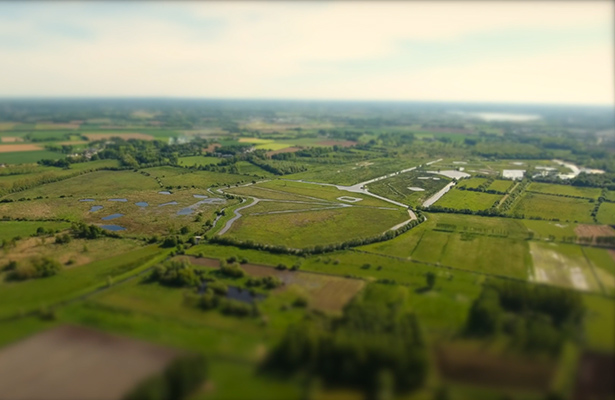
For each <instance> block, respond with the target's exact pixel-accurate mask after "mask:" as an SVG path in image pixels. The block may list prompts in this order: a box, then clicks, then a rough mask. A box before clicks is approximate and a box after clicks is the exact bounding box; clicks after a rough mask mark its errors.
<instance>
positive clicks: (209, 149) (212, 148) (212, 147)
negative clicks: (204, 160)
mask: <svg viewBox="0 0 615 400" xmlns="http://www.w3.org/2000/svg"><path fill="white" fill-rule="evenodd" d="M218 147H222V145H221V144H220V143H212V144H210V145H209V146H207V147H205V148H204V149H203V151H205V152H206V153H213V152H214V151H216V149H217V148H218Z"/></svg>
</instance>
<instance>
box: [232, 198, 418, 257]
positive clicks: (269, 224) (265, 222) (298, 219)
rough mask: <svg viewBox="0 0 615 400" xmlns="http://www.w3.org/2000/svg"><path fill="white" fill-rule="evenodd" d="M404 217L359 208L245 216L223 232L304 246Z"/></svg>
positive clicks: (381, 228)
mask: <svg viewBox="0 0 615 400" xmlns="http://www.w3.org/2000/svg"><path fill="white" fill-rule="evenodd" d="M407 219H408V213H407V212H406V211H405V210H379V209H362V208H358V207H353V208H343V209H338V210H323V211H307V212H299V213H288V214H271V215H249V216H244V217H242V218H240V219H238V220H237V221H236V222H235V223H234V224H233V226H232V227H231V229H230V230H229V231H228V233H227V234H226V235H227V236H229V237H232V238H235V239H238V240H243V241H245V240H253V241H255V242H257V243H265V244H278V245H284V246H288V247H294V248H305V247H311V246H316V245H325V244H330V243H340V242H344V241H346V240H350V239H356V238H365V237H370V236H375V235H379V234H381V233H383V232H385V231H387V230H388V229H390V228H391V227H393V226H394V225H396V224H399V223H400V222H403V221H405V220H407Z"/></svg>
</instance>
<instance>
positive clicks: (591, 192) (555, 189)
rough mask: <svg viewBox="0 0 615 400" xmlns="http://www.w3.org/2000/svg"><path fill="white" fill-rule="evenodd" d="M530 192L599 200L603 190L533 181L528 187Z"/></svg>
mask: <svg viewBox="0 0 615 400" xmlns="http://www.w3.org/2000/svg"><path fill="white" fill-rule="evenodd" d="M527 190H528V191H530V192H537V193H545V194H556V195H562V196H573V197H583V198H586V199H594V200H597V199H598V197H600V194H601V193H602V191H601V190H600V189H599V188H586V187H578V186H570V185H555V184H551V183H540V182H532V183H531V184H530V186H529V187H528V188H527Z"/></svg>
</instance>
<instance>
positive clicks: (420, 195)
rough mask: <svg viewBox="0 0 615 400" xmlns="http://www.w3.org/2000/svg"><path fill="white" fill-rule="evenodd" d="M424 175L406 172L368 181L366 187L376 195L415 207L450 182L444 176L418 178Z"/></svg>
mask: <svg viewBox="0 0 615 400" xmlns="http://www.w3.org/2000/svg"><path fill="white" fill-rule="evenodd" d="M424 175H425V174H422V173H420V172H414V171H413V172H407V173H403V174H399V175H395V176H393V177H390V178H387V179H383V180H380V181H376V182H374V183H370V184H369V185H368V189H369V191H370V192H372V193H375V194H377V195H380V196H384V197H386V198H389V199H393V200H395V201H399V202H401V203H403V204H408V205H410V206H413V207H416V206H419V205H422V204H423V202H425V200H427V199H428V198H430V197H431V196H432V195H433V194H435V193H436V192H438V191H439V190H440V189H442V188H443V187H444V186H446V185H447V184H448V183H449V182H450V181H449V180H448V179H447V178H444V177H439V179H437V180H435V179H433V177H429V178H430V179H420V178H422V177H424ZM417 189H422V190H417Z"/></svg>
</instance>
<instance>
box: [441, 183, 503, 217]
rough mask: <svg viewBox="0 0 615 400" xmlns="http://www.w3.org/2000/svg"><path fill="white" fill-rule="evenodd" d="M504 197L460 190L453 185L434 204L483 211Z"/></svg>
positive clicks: (456, 208)
mask: <svg viewBox="0 0 615 400" xmlns="http://www.w3.org/2000/svg"><path fill="white" fill-rule="evenodd" d="M501 198H502V196H501V195H497V194H490V193H482V192H472V191H469V190H459V189H455V188H454V187H453V189H452V190H449V192H448V193H446V194H445V195H444V196H443V197H442V198H441V199H439V200H438V201H437V202H436V203H435V204H434V205H436V206H439V207H446V208H452V209H455V210H471V211H482V210H487V209H489V208H491V207H493V206H494V205H495V204H497V202H499V201H500V199H501Z"/></svg>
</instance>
